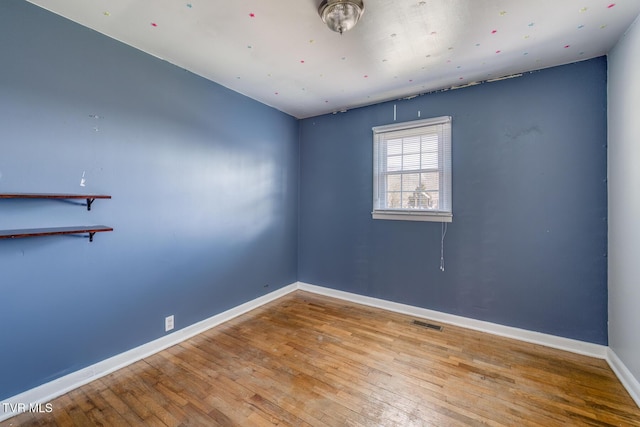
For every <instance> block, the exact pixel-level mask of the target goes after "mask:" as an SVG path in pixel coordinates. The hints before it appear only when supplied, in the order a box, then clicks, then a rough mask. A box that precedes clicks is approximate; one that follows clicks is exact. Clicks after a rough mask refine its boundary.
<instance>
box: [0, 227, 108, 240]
mask: <svg viewBox="0 0 640 427" xmlns="http://www.w3.org/2000/svg"><path fill="white" fill-rule="evenodd" d="M105 231H113V228H111V227H107V226H105V225H86V226H75V227H51V228H23V229H19V230H0V239H18V238H22V237H40V236H56V235H61V234H84V233H89V241H90V242H93V235H94V234H96V233H102V232H105Z"/></svg>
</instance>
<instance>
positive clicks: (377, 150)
mask: <svg viewBox="0 0 640 427" xmlns="http://www.w3.org/2000/svg"><path fill="white" fill-rule="evenodd" d="M372 130H373V212H372V213H371V215H372V217H373V219H387V220H403V221H434V222H452V221H453V208H452V204H451V117H450V116H441V117H434V118H431V119H423V120H414V121H410V122H404V123H393V124H390V125H384V126H376V127H374V128H373V129H372ZM434 133H435V134H437V137H438V143H437V144H438V167H437V169H435V168H430V169H420V167H423V166H422V160H421V161H420V166H419V168H418V169H406V170H405V169H404V166H403V169H401V170H398V171H389V170H387V159H388V157H387V151H386V149H387V141H390V140H392V139H396V140H397V139H398V138H404V137H411V136H413V137H415V136H417V135H421V136H422V135H433V134H434ZM421 153H422V151H421ZM402 156H404V153H403V154H402ZM421 156H422V154H421ZM421 159H422V157H421ZM428 172H431V173H433V172H437V173H438V187H439V188H438V208H437V209H430V208H420V207H413V208H410V207H401V208H390V207H388V206H387V205H386V204H387V191H386V182H387V180H386V178H387V177H388V176H391V175H402V174H408V173H411V174H415V173H428Z"/></svg>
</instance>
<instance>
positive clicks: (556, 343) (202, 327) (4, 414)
mask: <svg viewBox="0 0 640 427" xmlns="http://www.w3.org/2000/svg"><path fill="white" fill-rule="evenodd" d="M296 290H302V291H307V292H312V293H315V294H319V295H325V296H329V297H333V298H338V299H341V300H344V301H349V302H353V303H356V304H362V305H367V306H370V307H376V308H381V309H384V310H389V311H393V312H396V313H402V314H408V315H411V316H416V317H420V318H423V319H430V320H435V321H437V322H441V323H445V324H450V325H455V326H460V327H463V328H467V329H472V330H476V331H481V332H486V333H489V334H493V335H498V336H502V337H506V338H513V339H517V340H520V341H525V342H529V343H533V344H539V345H543V346H546V347H551V348H556V349H559V350H564V351H569V352H572V353H577V354H582V355H586V356H591V357H596V358H599V359H604V360H606V361H607V363H608V364H609V366H611V369H612V370H613V372H614V373H615V374H616V375H617V376H618V378H619V379H620V382H621V383H622V385H623V386H624V387H625V388H626V389H627V391H628V392H629V394H630V395H631V397H632V398H633V400H634V401H635V402H636V403H637V404H638V406H640V383H639V382H638V380H636V378H635V377H634V376H633V375H632V374H631V372H630V371H629V370H628V369H627V367H626V366H625V365H624V363H623V362H622V361H621V360H620V359H619V358H618V356H617V355H616V354H615V353H614V352H613V350H611V349H610V348H609V347H607V346H603V345H598V344H593V343H587V342H583V341H579V340H573V339H570V338H562V337H557V336H554V335H549V334H544V333H540V332H533V331H528V330H525V329H519V328H514V327H511V326H504V325H499V324H496V323H491V322H485V321H482V320H476V319H471V318H467V317H462V316H457V315H452V314H447V313H442V312H439V311H435V310H429V309H425V308H421V307H416V306H411V305H407V304H401V303H396V302H392V301H387V300H383V299H379V298H373V297H368V296H364V295H359V294H354V293H351V292H345V291H339V290H336V289H331V288H326V287H322V286H316V285H311V284H308V283H303V282H296V283H292V284H290V285H288V286H284V287H282V288H280V289H277V290H275V291H273V292H270V293H269V294H266V295H263V296H261V297H258V298H256V299H254V300H251V301H248V302H246V303H244V304H241V305H239V306H237V307H234V308H232V309H229V310H227V311H225V312H222V313H220V314H217V315H215V316H212V317H210V318H208V319H205V320H203V321H201V322H198V323H195V324H193V325H191V326H187V327H186V328H183V329H180V330H178V331H176V332H174V333H171V334H169V335H166V336H163V337H161V338H158V339H156V340H154V341H151V342H148V343H146V344H143V345H141V346H139V347H136V348H134V349H131V350H129V351H126V352H124V353H121V354H118V355H116V356H113V357H111V358H109V359H105V360H103V361H101V362H98V363H96V364H94V365H91V366H88V367H86V368H84V369H80V370H78V371H75V372H72V373H70V374H68V375H65V376H64V377H61V378H58V379H56V380H53V381H51V382H48V383H46V384H43V385H40V386H38V387H35V388H33V389H30V390H27V391H25V392H23V393H20V394H18V395H15V396H13V397H10V398H8V399H6V400H3V401H2V403H3V404H2V405H0V421H4V420H6V419H8V418H11V417H13V416H14V415H17V414H18V413H20V412H23V411H18V410H12V408H16V406H15V405H16V404H23V405H26V408H27V409H28V408H29V405H38V404H46V403H48V402H50V401H51V400H53V399H54V398H56V397H58V396H60V395H63V394H65V393H67V392H69V391H71V390H73V389H76V388H78V387H81V386H83V385H85V384H87V383H89V382H91V381H94V380H96V379H98V378H101V377H103V376H105V375H108V374H110V373H112V372H114V371H117V370H118V369H121V368H124V367H125V366H128V365H130V364H132V363H135V362H137V361H138V360H141V359H144V358H145V357H149V356H151V355H153V354H155V353H157V352H159V351H162V350H164V349H166V348H168V347H171V346H173V345H176V344H179V343H181V342H182V341H185V340H187V339H189V338H191V337H193V336H195V335H198V334H200V333H202V332H204V331H206V330H208V329H211V328H213V327H215V326H218V325H219V324H221V323H224V322H226V321H229V320H231V319H233V318H235V317H237V316H240V315H242V314H244V313H247V312H249V311H251V310H254V309H256V308H259V307H260V306H262V305H264V304H267V303H269V302H271V301H274V300H276V299H278V298H280V297H282V296H284V295H287V294H289V293H291V292H294V291H296ZM4 404H8V405H4Z"/></svg>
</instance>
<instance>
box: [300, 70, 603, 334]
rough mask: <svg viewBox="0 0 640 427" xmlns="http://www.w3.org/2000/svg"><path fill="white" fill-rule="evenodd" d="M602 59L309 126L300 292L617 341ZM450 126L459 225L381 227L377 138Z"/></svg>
mask: <svg viewBox="0 0 640 427" xmlns="http://www.w3.org/2000/svg"><path fill="white" fill-rule="evenodd" d="M606 70H607V64H606V59H605V58H604V57H601V58H596V59H593V60H589V61H584V62H580V63H576V64H571V65H566V66H562V67H556V68H552V69H546V70H542V71H539V72H534V73H528V74H526V75H524V76H522V77H518V78H512V79H508V80H502V81H497V82H493V83H485V84H481V85H476V86H472V87H468V88H463V89H458V90H451V91H445V92H439V93H433V94H428V95H424V96H420V97H417V98H413V99H410V100H402V101H398V102H388V103H383V104H378V105H374V106H371V107H366V108H360V109H354V110H351V111H347V112H345V113H338V114H335V115H325V116H320V117H314V118H310V119H306V120H304V121H302V123H301V131H300V134H301V148H300V151H301V157H300V158H301V160H300V162H301V164H300V170H301V182H300V208H299V209H300V211H299V212H300V223H299V256H298V260H299V267H298V277H299V280H300V281H301V282H306V283H310V284H314V285H319V286H325V287H329V288H334V289H338V290H342V291H346V292H352V293H356V294H360V295H365V296H371V297H375V298H381V299H385V300H390V301H393V302H399V303H405V304H411V305H415V306H419V307H423V308H427V309H432V310H438V311H441V312H445V313H450V314H455V315H460V316H464V317H469V318H473V319H478V320H483V321H489V322H494V323H498V324H502V325H506V326H513V327H518V328H522V329H528V330H532V331H537V332H543V333H547V334H552V335H557V336H560V337H566V338H572V339H577V340H582V341H586V342H591V343H596V344H606V343H607V257H606V256H607V184H606V159H607V157H606V139H607V127H606V79H607V71H606ZM394 108H395V114H396V117H395V118H396V119H397V121H398V122H403V121H410V120H415V119H418V118H428V117H437V116H444V115H450V116H452V117H453V122H452V138H453V151H452V152H453V215H454V217H453V223H451V224H449V226H448V230H447V233H446V237H445V240H444V258H445V271H444V272H443V271H440V249H441V233H442V229H441V224H439V223H428V222H408V221H388V220H373V219H371V209H372V200H371V199H372V175H371V174H372V131H371V128H372V127H373V126H378V125H385V124H389V123H393V122H394Z"/></svg>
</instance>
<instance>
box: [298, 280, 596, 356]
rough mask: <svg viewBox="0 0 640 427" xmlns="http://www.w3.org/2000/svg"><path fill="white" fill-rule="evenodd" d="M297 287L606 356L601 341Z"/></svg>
mask: <svg viewBox="0 0 640 427" xmlns="http://www.w3.org/2000/svg"><path fill="white" fill-rule="evenodd" d="M298 289H300V290H303V291H308V292H313V293H316V294H320V295H326V296H329V297H334V298H339V299H342V300H346V301H350V302H354V303H357V304H363V305H368V306H371V307H377V308H382V309H385V310H389V311H394V312H396V313H402V314H408V315H410V316H416V317H421V318H424V319H430V320H435V321H438V322H441V323H446V324H450V325H455V326H461V327H463V328H467V329H472V330H475V331H480V332H487V333H489V334H492V335H498V336H501V337H506V338H513V339H517V340H520V341H525V342H529V343H533V344H539V345H543V346H546V347H551V348H555V349H559V350H564V351H569V352H572V353H577V354H582V355H585V356H591V357H596V358H598V359H606V355H607V346H604V345H599V344H593V343H588V342H584V341H579V340H574V339H571V338H563V337H557V336H555V335H549V334H544V333H541V332H533V331H528V330H525V329H520V328H514V327H511V326H504V325H499V324H497V323H491V322H485V321H482V320H476V319H471V318H468V317H462V316H457V315H453V314H447V313H442V312H440V311H435V310H429V309H426V308H421V307H415V306H411V305H407V304H401V303H397V302H392V301H387V300H383V299H379V298H373V297H368V296H364V295H359V294H354V293H350V292H344V291H339V290H336V289H330V288H325V287H322V286H316V285H311V284H308V283H303V282H298Z"/></svg>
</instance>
